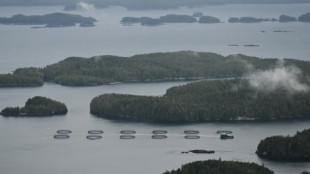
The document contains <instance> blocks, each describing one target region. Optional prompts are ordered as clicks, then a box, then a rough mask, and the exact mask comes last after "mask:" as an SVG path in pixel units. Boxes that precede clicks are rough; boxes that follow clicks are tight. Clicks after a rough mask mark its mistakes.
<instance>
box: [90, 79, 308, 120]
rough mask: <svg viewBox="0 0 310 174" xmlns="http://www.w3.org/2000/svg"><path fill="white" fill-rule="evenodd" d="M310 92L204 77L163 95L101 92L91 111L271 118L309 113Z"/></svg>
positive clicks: (133, 116) (150, 116)
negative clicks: (204, 78)
mask: <svg viewBox="0 0 310 174" xmlns="http://www.w3.org/2000/svg"><path fill="white" fill-rule="evenodd" d="M309 98H310V92H309V90H307V91H300V92H295V93H293V92H291V91H290V89H286V88H283V87H281V86H280V87H278V88H275V89H274V90H272V91H268V90H267V89H259V88H256V87H253V86H252V85H251V84H250V83H249V81H248V80H247V79H234V80H203V81H200V82H195V83H190V84H187V85H184V86H179V87H172V88H170V89H168V90H167V92H166V94H165V95H164V96H162V97H149V96H134V95H124V94H104V95H101V96H98V97H95V98H94V99H93V100H92V102H91V104H90V112H91V113H92V114H94V115H97V116H98V117H107V118H114V119H130V120H146V121H155V122H201V121H233V120H274V119H284V118H309V117H310V100H309Z"/></svg>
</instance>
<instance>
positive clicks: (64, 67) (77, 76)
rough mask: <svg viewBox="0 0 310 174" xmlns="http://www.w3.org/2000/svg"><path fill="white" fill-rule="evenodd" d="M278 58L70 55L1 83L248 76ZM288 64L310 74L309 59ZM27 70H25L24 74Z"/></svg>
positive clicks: (4, 78) (3, 78)
mask: <svg viewBox="0 0 310 174" xmlns="http://www.w3.org/2000/svg"><path fill="white" fill-rule="evenodd" d="M277 62H278V60H277V59H261V58H257V57H249V56H245V55H230V56H227V57H225V56H221V55H218V54H214V53H206V52H193V51H179V52H166V53H150V54H141V55H135V56H132V57H118V56H109V55H106V56H95V57H92V58H80V57H70V58H67V59H65V60H63V61H60V62H58V63H56V64H52V65H48V66H46V67H45V68H42V69H36V68H21V69H17V70H16V71H14V73H13V74H2V75H0V86H2V87H10V86H40V85H42V84H43V81H45V82H55V83H59V84H62V85H69V86H91V85H101V84H108V83H113V82H152V81H173V80H193V79H203V78H226V77H242V76H247V74H248V73H249V72H250V71H257V70H267V69H271V68H274V67H276V66H277V64H278V63H277ZM284 66H295V67H297V68H299V69H300V70H301V71H302V73H303V74H304V75H309V74H310V63H309V62H307V61H301V60H293V59H285V63H284ZM20 72H23V73H20Z"/></svg>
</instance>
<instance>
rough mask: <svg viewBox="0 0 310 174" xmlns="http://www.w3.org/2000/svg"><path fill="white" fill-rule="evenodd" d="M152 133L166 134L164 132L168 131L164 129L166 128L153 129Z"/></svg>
mask: <svg viewBox="0 0 310 174" xmlns="http://www.w3.org/2000/svg"><path fill="white" fill-rule="evenodd" d="M152 133H153V134H166V133H168V131H166V130H153V132H152Z"/></svg>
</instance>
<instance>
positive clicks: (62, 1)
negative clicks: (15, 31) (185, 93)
mask: <svg viewBox="0 0 310 174" xmlns="http://www.w3.org/2000/svg"><path fill="white" fill-rule="evenodd" d="M83 1H84V2H87V3H91V4H94V5H95V6H96V7H108V6H122V7H125V8H127V9H129V10H154V9H172V8H179V7H199V6H205V5H221V4H285V3H309V1H308V0H204V1H201V0H191V1H188V0H178V1H175V0H113V1H111V0H83ZM78 2H80V0H1V1H0V6H9V5H10V6H12V5H16V6H23V5H27V6H40V5H41V6H42V5H44V6H45V5H70V4H75V3H78Z"/></svg>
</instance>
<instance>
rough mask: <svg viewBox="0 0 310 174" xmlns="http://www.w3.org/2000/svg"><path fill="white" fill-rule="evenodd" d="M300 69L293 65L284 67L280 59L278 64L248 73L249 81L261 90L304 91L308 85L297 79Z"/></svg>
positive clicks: (307, 88)
mask: <svg viewBox="0 0 310 174" xmlns="http://www.w3.org/2000/svg"><path fill="white" fill-rule="evenodd" d="M300 75H301V71H300V70H299V69H298V68H297V67H294V66H288V67H285V66H284V65H283V62H281V61H280V63H279V64H278V66H276V67H275V68H273V69H270V70H266V71H256V72H253V73H250V74H249V76H248V77H249V79H248V80H249V83H250V85H251V86H252V87H254V88H257V89H259V90H261V91H266V92H272V91H275V90H277V89H279V88H282V89H285V90H286V91H288V92H289V93H296V92H306V91H308V90H309V86H307V85H306V84H303V83H302V82H300V80H299V76H300Z"/></svg>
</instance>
